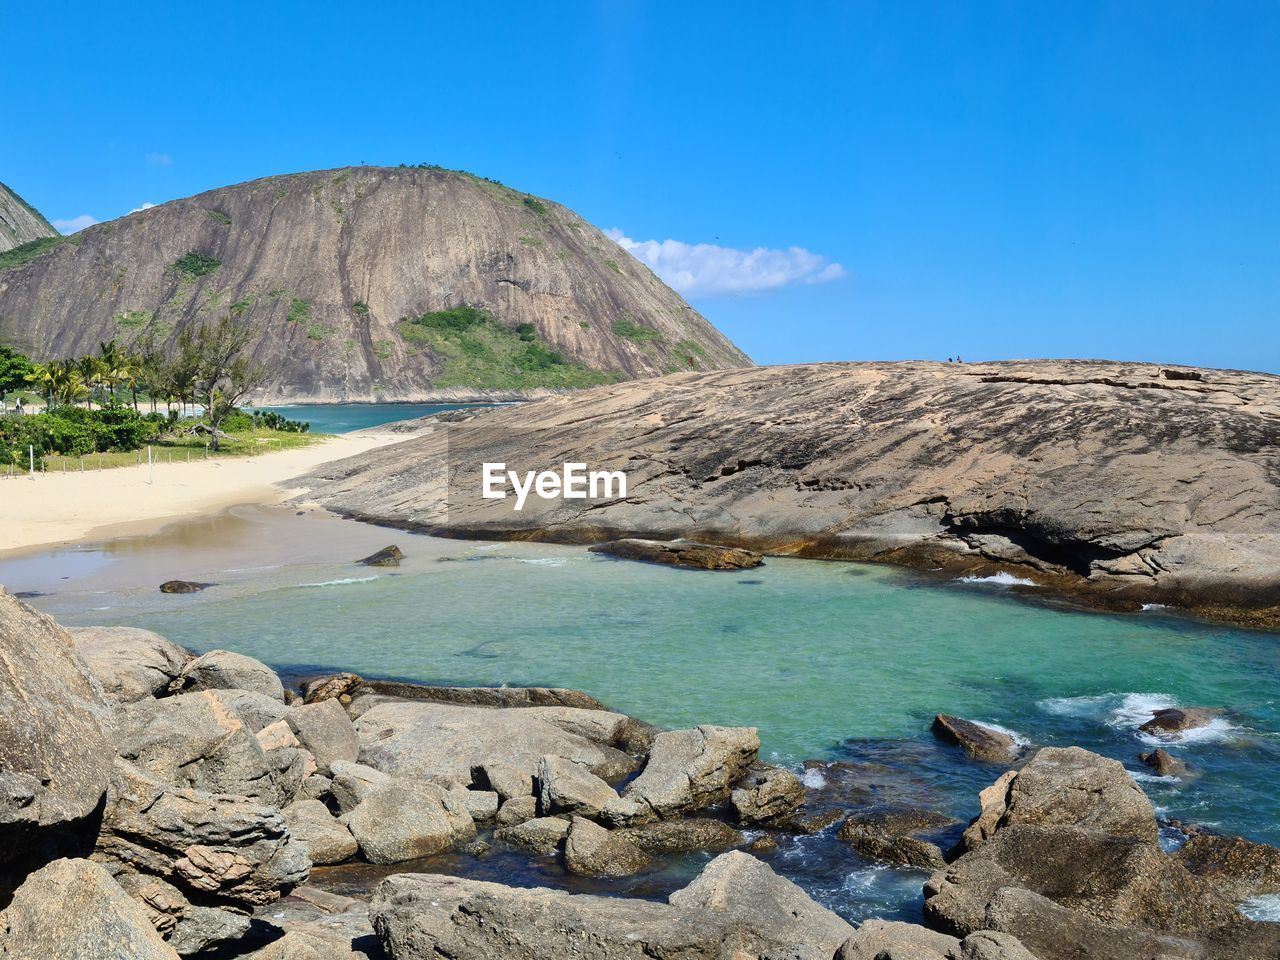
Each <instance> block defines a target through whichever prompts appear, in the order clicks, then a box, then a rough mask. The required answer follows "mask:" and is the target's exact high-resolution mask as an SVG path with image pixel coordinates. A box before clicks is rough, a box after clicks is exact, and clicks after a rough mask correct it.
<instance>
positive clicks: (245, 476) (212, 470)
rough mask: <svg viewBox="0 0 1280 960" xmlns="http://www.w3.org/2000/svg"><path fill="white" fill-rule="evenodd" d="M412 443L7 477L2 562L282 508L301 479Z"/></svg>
mask: <svg viewBox="0 0 1280 960" xmlns="http://www.w3.org/2000/svg"><path fill="white" fill-rule="evenodd" d="M404 439H405V438H404V436H403V435H401V434H394V433H384V432H381V431H372V432H367V431H366V432H361V433H359V434H343V435H338V436H333V437H330V438H327V439H325V440H323V441H321V442H319V443H316V444H314V445H312V446H308V447H301V448H295V449H291V450H283V451H278V452H274V453H264V454H258V455H253V456H248V457H236V458H227V459H221V460H200V461H197V462H194V463H164V464H157V465H155V467H154V468H152V467H150V466H148V465H147V464H139V465H138V466H134V467H117V468H114V469H111V470H97V471H88V472H84V473H80V472H74V473H65V474H64V473H37V474H36V475H35V477H34V478H32V477H30V476H15V477H6V478H4V479H3V480H0V557H10V556H16V555H19V554H21V553H24V552H27V551H32V550H40V549H44V548H48V547H54V546H59V545H65V544H69V543H77V542H85V541H95V540H103V539H108V538H112V537H119V536H138V535H143V534H147V533H153V532H156V531H158V530H160V529H162V528H163V527H166V526H168V525H170V524H172V523H175V522H178V521H182V520H189V519H194V518H196V517H200V516H203V515H206V514H213V513H218V512H220V511H223V510H226V509H227V508H229V507H235V506H241V505H245V504H276V503H281V502H283V501H285V500H288V499H289V498H291V497H294V496H297V495H299V494H301V493H304V492H305V491H306V489H307V487H306V486H305V485H298V486H289V485H288V484H289V482H290V481H291V480H293V479H294V478H295V477H299V476H301V475H302V474H304V473H305V472H307V471H310V470H314V469H315V468H316V467H319V466H320V465H322V464H325V463H328V462H330V461H333V460H339V459H342V458H344V457H351V456H356V455H359V454H361V453H365V452H368V451H370V450H373V449H376V448H378V447H382V446H386V445H388V444H392V443H398V442H400V441H402V440H404Z"/></svg>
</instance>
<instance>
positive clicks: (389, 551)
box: [356, 543, 404, 567]
mask: <svg viewBox="0 0 1280 960" xmlns="http://www.w3.org/2000/svg"><path fill="white" fill-rule="evenodd" d="M403 559H404V553H403V552H402V551H401V550H400V548H399V547H397V546H396V545H395V544H394V543H393V544H391V546H389V547H383V548H382V549H381V550H379V551H378V552H377V553H371V554H369V556H367V557H365V558H364V559H362V560H357V561H356V563H362V564H364V565H365V566H366V567H398V566H400V561H401V560H403Z"/></svg>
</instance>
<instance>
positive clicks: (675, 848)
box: [615, 817, 746, 856]
mask: <svg viewBox="0 0 1280 960" xmlns="http://www.w3.org/2000/svg"><path fill="white" fill-rule="evenodd" d="M615 832H616V833H618V834H620V835H621V836H624V837H626V838H627V839H628V840H629V841H630V842H631V843H634V844H635V845H636V846H637V847H639V848H640V849H641V850H643V851H644V852H645V853H652V854H655V855H657V854H662V855H667V856H670V855H672V854H678V853H689V852H691V851H693V850H711V851H719V850H729V849H731V848H733V847H740V846H742V845H743V844H744V843H746V838H745V837H744V836H743V835H742V834H741V833H739V832H738V831H737V830H735V829H734V828H733V827H731V826H729V824H727V823H725V822H724V821H722V820H712V819H710V818H709V817H691V818H688V819H681V820H656V821H654V822H653V823H646V824H644V825H642V826H638V827H626V828H624V829H622V830H617V831H615Z"/></svg>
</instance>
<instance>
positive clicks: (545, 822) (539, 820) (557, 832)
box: [493, 800, 569, 857]
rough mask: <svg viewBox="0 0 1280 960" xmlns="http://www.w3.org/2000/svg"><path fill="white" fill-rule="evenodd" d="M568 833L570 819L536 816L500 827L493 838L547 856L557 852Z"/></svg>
mask: <svg viewBox="0 0 1280 960" xmlns="http://www.w3.org/2000/svg"><path fill="white" fill-rule="evenodd" d="M507 802H508V803H513V802H514V801H510V800H509V801H507ZM499 814H501V811H499ZM568 834H569V821H568V820H564V819H562V818H560V817H535V818H533V819H532V820H525V821H524V822H523V823H519V824H516V825H515V826H511V827H505V826H504V827H499V828H498V829H497V830H496V831H495V832H494V834H493V838H494V839H495V840H498V841H501V842H502V843H505V844H506V845H507V846H510V847H515V848H516V849H517V850H523V851H524V852H525V853H528V854H532V855H533V856H536V857H545V856H549V855H550V854H553V853H555V852H556V850H558V849H559V847H560V844H561V843H562V842H563V841H564V838H565V837H566V836H568Z"/></svg>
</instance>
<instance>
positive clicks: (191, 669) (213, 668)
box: [174, 650, 284, 702]
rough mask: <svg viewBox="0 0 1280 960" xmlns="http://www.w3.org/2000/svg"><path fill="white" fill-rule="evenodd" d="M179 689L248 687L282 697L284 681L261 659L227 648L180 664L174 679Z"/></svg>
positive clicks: (278, 697)
mask: <svg viewBox="0 0 1280 960" xmlns="http://www.w3.org/2000/svg"><path fill="white" fill-rule="evenodd" d="M174 685H175V689H182V690H252V691H254V692H255V693H261V694H264V695H266V696H268V697H271V698H272V699H273V700H280V701H282V702H283V701H284V684H282V683H281V682H280V678H279V677H278V676H276V673H275V671H274V670H272V669H271V668H270V667H268V666H267V665H266V664H265V663H263V662H262V661H261V660H255V659H254V658H253V657H246V656H245V655H244V654H242V653H233V652H232V651H230V650H210V651H209V652H208V653H206V654H203V655H202V656H199V657H196V658H195V659H194V660H192V661H191V662H190V663H188V664H187V665H186V666H184V667H183V668H182V673H181V674H179V676H178V677H177V679H176V680H175V681H174Z"/></svg>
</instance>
